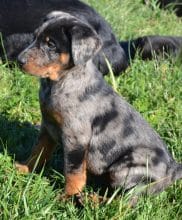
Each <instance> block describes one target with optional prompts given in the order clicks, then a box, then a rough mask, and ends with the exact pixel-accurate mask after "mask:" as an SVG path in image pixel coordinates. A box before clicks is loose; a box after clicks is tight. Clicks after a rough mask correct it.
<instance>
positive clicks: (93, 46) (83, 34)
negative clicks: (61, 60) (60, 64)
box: [70, 21, 102, 65]
mask: <svg viewBox="0 0 182 220" xmlns="http://www.w3.org/2000/svg"><path fill="white" fill-rule="evenodd" d="M74 23H75V24H74V25H73V27H72V28H71V30H70V34H71V39H72V57H73V62H74V64H75V65H78V64H84V63H86V62H87V61H88V60H89V59H91V58H92V57H94V55H95V54H96V53H97V52H98V51H99V50H100V49H101V46H102V43H101V40H100V38H99V36H98V35H97V33H96V32H95V31H94V30H93V28H91V27H90V26H89V25H87V24H85V23H82V22H80V21H77V22H74Z"/></svg>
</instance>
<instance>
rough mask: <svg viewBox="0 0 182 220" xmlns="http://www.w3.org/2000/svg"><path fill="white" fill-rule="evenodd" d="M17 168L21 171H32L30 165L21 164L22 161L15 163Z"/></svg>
mask: <svg viewBox="0 0 182 220" xmlns="http://www.w3.org/2000/svg"><path fill="white" fill-rule="evenodd" d="M15 168H16V170H18V171H19V172H20V173H30V170H29V167H28V166H27V165H24V164H20V163H15Z"/></svg>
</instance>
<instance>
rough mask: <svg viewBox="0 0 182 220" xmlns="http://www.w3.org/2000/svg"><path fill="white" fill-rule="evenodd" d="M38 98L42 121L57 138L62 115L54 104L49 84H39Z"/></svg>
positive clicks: (59, 132)
mask: <svg viewBox="0 0 182 220" xmlns="http://www.w3.org/2000/svg"><path fill="white" fill-rule="evenodd" d="M39 99H40V108H41V113H42V118H43V122H44V124H45V126H46V127H47V129H48V130H49V131H50V133H51V134H53V135H54V136H56V139H57V138H58V136H60V135H61V128H62V125H63V116H62V113H61V110H60V109H59V108H58V105H56V100H55V99H56V98H55V97H54V96H53V95H52V94H51V87H50V85H43V86H41V89H40V95H39Z"/></svg>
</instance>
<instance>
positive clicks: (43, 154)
mask: <svg viewBox="0 0 182 220" xmlns="http://www.w3.org/2000/svg"><path fill="white" fill-rule="evenodd" d="M55 146H56V143H55V141H54V140H53V139H52V137H51V136H50V135H49V133H48V132H47V129H46V128H45V127H42V128H41V131H40V134H39V137H38V141H37V144H36V145H35V146H34V147H33V150H32V152H31V155H30V156H29V158H28V159H27V160H26V161H25V162H24V163H23V164H19V163H16V164H15V166H16V169H17V170H18V171H20V172H23V173H28V172H31V171H32V170H33V169H34V168H35V165H36V168H41V167H42V166H43V165H44V164H45V163H46V162H47V161H48V160H49V159H50V157H51V155H52V153H53V151H54V148H55ZM36 163H37V164H36Z"/></svg>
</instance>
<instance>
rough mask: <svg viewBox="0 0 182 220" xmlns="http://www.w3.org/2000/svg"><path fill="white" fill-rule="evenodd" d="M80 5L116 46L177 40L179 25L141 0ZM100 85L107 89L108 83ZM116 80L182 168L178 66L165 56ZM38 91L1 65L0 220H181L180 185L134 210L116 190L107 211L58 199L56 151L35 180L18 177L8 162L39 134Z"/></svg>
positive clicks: (181, 70) (34, 82)
mask: <svg viewBox="0 0 182 220" xmlns="http://www.w3.org/2000/svg"><path fill="white" fill-rule="evenodd" d="M85 2H87V3H88V4H90V5H92V6H93V7H94V8H95V9H96V10H97V11H98V12H99V13H101V14H102V15H103V16H104V17H105V19H106V20H107V21H108V22H109V23H110V24H111V26H112V28H113V30H114V32H115V33H116V36H117V37H118V39H122V40H125V39H129V38H134V37H138V36H142V35H147V34H160V35H178V36H182V19H180V18H177V17H176V16H175V14H173V13H172V12H170V11H162V10H159V9H158V7H156V6H155V4H154V5H153V8H154V9H155V10H152V9H151V8H149V7H147V6H145V5H143V4H142V0H112V1H111V0H99V1H98V0H86V1H85ZM153 2H154V1H153ZM106 80H107V81H108V82H109V83H110V84H111V85H112V80H111V77H109V76H107V77H106ZM115 81H116V82H115V83H116V86H117V91H118V92H119V93H120V94H121V95H122V96H124V97H125V98H126V100H128V101H129V102H130V103H131V104H132V105H133V106H134V107H135V108H136V109H137V110H138V111H139V112H140V113H141V114H142V115H143V117H144V118H145V119H146V120H147V121H148V122H149V123H150V124H151V125H152V126H153V127H154V128H155V129H156V130H157V131H158V133H159V134H160V135H161V137H162V138H163V139H164V141H165V142H166V143H167V145H168V148H169V151H170V152H171V153H172V155H173V156H174V158H175V159H176V160H178V161H182V140H181V136H182V66H181V65H180V64H179V63H178V64H177V63H176V61H175V59H172V58H170V57H169V59H168V60H163V59H161V60H160V61H159V60H158V61H157V60H154V61H147V62H144V61H141V60H140V59H139V58H136V59H135V60H134V61H133V63H132V65H131V67H130V68H128V69H127V71H126V72H125V73H123V74H122V75H120V76H118V77H116V78H115ZM38 87H39V83H38V79H37V78H35V77H31V76H28V75H25V74H23V73H21V71H20V70H19V69H18V68H13V69H11V70H10V69H8V68H7V67H6V66H5V65H2V64H0V150H1V154H0V189H1V190H0V219H3V220H6V219H8V220H13V219H18V220H19V219H22V220H23V219H24V220H28V219H31V220H32V219H46V220H47V219H48V220H49V219H61V220H62V219H65V220H67V219H70V220H72V219H73V220H74V219H75V220H76V219H84V220H91V219H94V220H97V219H99V220H100V219H103V220H107V219H108V220H110V219H112V220H118V219H127V220H129V219H131V220H133V219H138V220H142V219H143V220H147V219H150V220H151V219H152V220H171V219H175V220H180V219H182V208H181V207H182V182H180V181H179V182H176V183H175V184H173V185H172V186H170V187H169V188H168V189H167V190H166V191H164V192H162V193H161V194H159V195H157V196H144V197H142V198H140V200H139V202H138V203H137V205H136V207H135V208H131V207H130V206H129V204H128V201H129V198H130V197H131V196H132V192H129V193H128V194H125V195H123V194H122V193H118V194H117V191H115V194H117V196H116V197H115V198H113V197H114V195H115V194H113V197H111V199H110V200H109V201H108V202H107V204H98V203H93V202H91V201H90V200H89V198H88V197H87V196H85V207H84V208H76V207H75V206H74V204H73V202H72V201H71V200H70V201H67V202H64V201H60V200H59V199H58V194H59V193H62V192H63V187H64V177H63V176H62V175H61V174H60V172H59V171H60V169H61V165H62V158H61V156H60V155H61V150H60V149H58V151H57V152H56V153H55V155H54V157H53V158H52V161H50V163H49V164H48V165H47V166H46V168H45V169H44V170H42V172H41V173H39V174H28V175H22V174H19V173H17V172H16V170H15V169H14V165H13V162H14V160H15V159H16V160H22V159H25V158H26V157H27V156H28V155H29V153H30V150H31V147H32V145H33V144H34V142H35V140H36V137H37V134H38V130H37V129H36V126H35V125H38V124H40V111H39V103H38ZM92 191H93V189H92V188H91V187H87V188H86V189H85V192H92Z"/></svg>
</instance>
